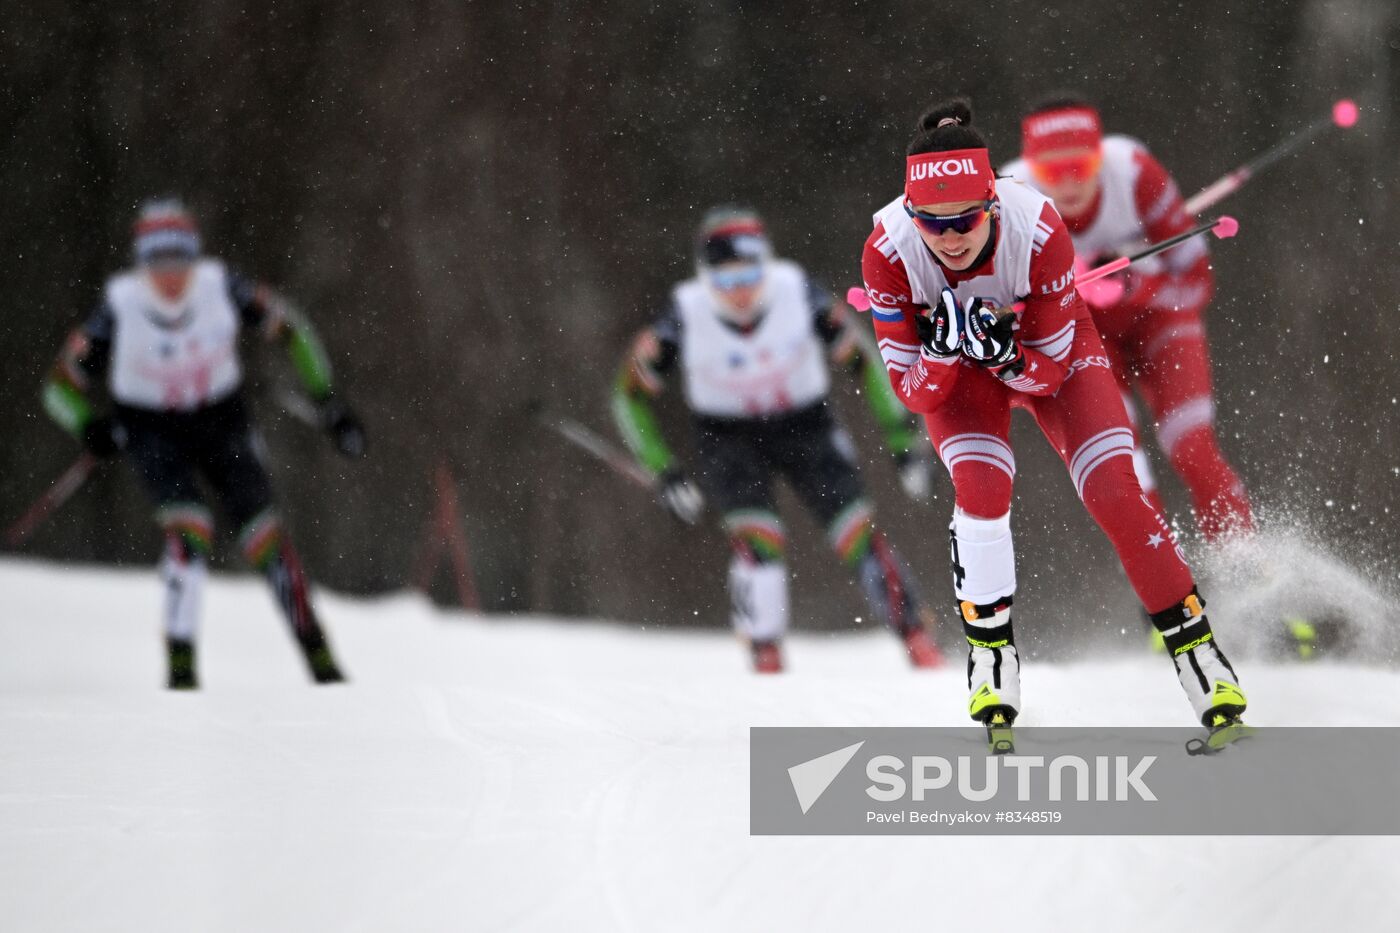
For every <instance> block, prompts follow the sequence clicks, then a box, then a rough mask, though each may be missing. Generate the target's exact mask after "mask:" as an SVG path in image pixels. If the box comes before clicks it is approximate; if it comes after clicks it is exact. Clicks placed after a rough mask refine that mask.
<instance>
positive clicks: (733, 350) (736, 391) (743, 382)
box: [674, 259, 831, 418]
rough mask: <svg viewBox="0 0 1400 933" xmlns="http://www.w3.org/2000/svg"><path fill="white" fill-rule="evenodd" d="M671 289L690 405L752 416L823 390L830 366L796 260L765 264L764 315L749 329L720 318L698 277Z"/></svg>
mask: <svg viewBox="0 0 1400 933" xmlns="http://www.w3.org/2000/svg"><path fill="white" fill-rule="evenodd" d="M674 297H675V301H676V308H677V312H678V314H679V316H680V325H681V326H680V363H681V370H682V372H683V374H684V383H685V400H686V403H687V404H688V405H689V406H690V409H691V411H693V412H695V413H696V414H699V415H709V416H712V417H717V418H745V417H750V418H753V417H762V416H764V415H774V414H781V413H783V412H786V411H794V410H796V409H800V408H805V407H807V406H809V405H812V404H815V403H816V402H819V401H821V400H822V399H824V398H826V396H827V393H828V392H829V391H830V389H831V373H830V372H829V370H828V369H827V363H826V351H825V348H824V346H823V344H822V340H821V337H820V335H818V333H817V329H816V324H815V321H814V320H813V317H812V309H811V306H810V305H809V304H808V300H807V276H806V273H804V272H803V271H802V268H801V267H800V266H798V265H797V264H796V263H794V262H790V261H788V260H784V259H775V260H771V261H770V262H769V263H768V264H767V273H766V275H765V276H764V290H763V297H762V299H761V300H762V301H763V304H764V308H765V311H764V314H763V319H762V320H761V321H760V322H759V325H758V327H757V328H756V329H754V330H753V331H752V332H750V333H747V334H741V333H739V332H738V331H736V330H734V329H733V328H732V327H730V326H728V325H727V324H725V323H724V321H723V319H722V318H721V317H720V310H719V299H718V298H717V297H716V296H715V295H714V294H713V293H712V292H711V291H710V289H709V287H708V286H707V285H705V284H704V283H703V282H701V281H700V280H699V279H698V278H697V279H688V280H686V281H684V282H682V283H681V284H679V285H677V286H676V289H675V292H674Z"/></svg>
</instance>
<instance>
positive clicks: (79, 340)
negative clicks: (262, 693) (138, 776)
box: [44, 199, 365, 690]
mask: <svg viewBox="0 0 1400 933" xmlns="http://www.w3.org/2000/svg"><path fill="white" fill-rule="evenodd" d="M133 253H134V259H135V266H134V268H131V269H129V270H126V271H124V272H121V273H118V274H117V275H114V276H113V277H111V278H110V279H108V280H107V283H106V286H105V287H104V289H103V291H102V298H101V301H100V302H99V303H98V307H97V310H96V311H95V312H93V314H92V315H91V316H90V317H89V318H88V319H87V321H86V322H85V323H84V324H83V325H82V326H81V327H79V328H78V329H77V330H75V331H74V332H73V333H72V334H71V335H70V337H69V339H68V341H67V343H66V344H65V345H64V347H63V350H62V351H61V352H60V354H59V357H58V361H57V362H56V364H55V366H54V368H53V370H52V372H51V374H50V377H49V379H48V381H47V383H46V384H45V387H44V407H45V409H46V410H47V411H48V413H49V415H50V416H51V417H52V418H53V419H54V420H55V421H56V422H58V423H59V424H60V425H61V426H62V427H64V428H65V429H66V430H68V431H69V432H70V433H71V434H73V435H74V436H75V437H77V438H79V439H80V440H81V441H82V442H83V444H84V445H85V446H86V447H87V448H88V450H90V451H91V452H92V453H94V454H96V455H98V456H100V457H111V456H113V455H115V454H117V453H119V452H120V453H124V454H125V455H126V457H127V459H128V460H130V462H131V463H132V465H133V467H134V468H135V469H136V472H137V474H138V475H139V477H140V479H141V481H142V485H143V486H144V487H145V489H146V492H147V493H148V494H149V496H150V498H151V499H152V501H153V503H154V505H155V507H156V513H155V517H156V522H157V523H158V524H159V525H160V527H161V530H162V531H163V532H164V535H165V551H164V556H163V557H162V559H161V563H160V569H161V577H162V579H163V580H164V582H165V585H166V596H165V639H166V649H167V656H168V661H169V678H168V681H167V685H168V686H169V687H170V688H171V689H177V690H179V689H194V688H196V687H198V685H199V678H198V675H197V668H196V658H195V640H196V634H197V626H198V619H199V609H200V601H201V596H202V591H203V588H204V582H205V579H206V577H207V575H208V559H209V553H210V549H211V541H212V536H213V516H212V514H211V512H210V510H209V508H208V507H207V506H206V505H205V504H204V497H203V495H202V494H201V492H200V490H199V487H198V486H197V485H196V477H197V476H201V477H203V479H204V480H205V482H206V483H207V484H208V486H209V487H210V488H211V489H212V490H213V492H214V493H215V494H216V496H217V498H218V500H219V503H220V505H221V506H222V507H223V510H224V513H225V514H226V516H227V517H228V518H229V520H230V521H231V522H232V523H233V524H234V526H235V527H237V528H238V529H239V532H238V539H239V543H240V546H241V549H242V552H243V555H244V557H245V558H246V559H247V560H248V562H249V563H250V564H251V565H252V566H253V567H255V568H256V569H257V570H259V571H260V572H261V573H262V574H263V575H264V576H265V577H266V578H267V580H268V583H269V584H270V585H271V586H272V589H273V592H274V594H275V596H276V598H277V601H278V603H279V605H280V607H281V609H282V611H283V613H284V614H285V615H286V618H287V621H288V623H289V624H290V626H291V629H292V634H293V635H294V637H295V639H296V642H297V644H298V646H299V647H300V648H301V651H302V653H303V655H304V657H305V660H306V663H307V667H308V668H309V670H310V673H311V676H312V678H313V679H314V680H315V681H316V682H317V683H335V682H338V681H341V680H343V679H344V677H343V676H342V674H341V672H340V669H339V668H338V666H337V665H336V662H335V658H334V656H333V655H332V653H331V648H330V645H329V643H328V642H327V641H326V637H325V633H324V632H323V630H322V628H321V625H320V623H319V622H318V621H317V618H316V613H315V611H314V610H313V609H312V606H311V602H310V599H309V594H308V592H307V584H306V578H305V575H304V574H303V572H302V568H301V562H300V560H299V559H298V558H297V554H296V552H295V550H293V548H292V544H291V541H290V540H288V538H287V535H286V532H285V531H284V530H283V527H282V523H281V521H280V520H279V519H278V516H277V512H276V510H275V508H274V505H273V497H272V486H271V482H270V480H269V478H268V474H267V470H266V468H265V467H264V465H263V462H262V457H263V448H262V445H261V443H260V441H259V439H258V438H257V435H256V432H255V430H254V428H253V425H252V423H251V421H250V418H249V413H248V406H247V404H246V402H245V400H244V397H243V392H242V385H243V369H242V364H241V361H240V358H239V350H238V339H239V337H240V335H241V334H242V333H243V332H244V331H245V330H255V331H258V332H259V333H261V334H262V335H263V336H264V337H265V338H266V339H267V340H270V341H275V342H278V343H281V344H282V345H284V346H285V347H286V348H287V350H288V352H289V354H290V356H291V358H292V361H293V363H294V365H295V367H296V370H297V373H298V375H299V376H300V377H301V381H302V383H303V385H304V387H305V389H306V391H307V393H308V394H309V395H310V396H311V398H312V400H313V401H314V402H315V403H316V405H317V410H318V412H319V414H320V417H321V420H322V422H323V424H324V426H325V428H326V430H327V431H329V433H330V434H331V436H332V437H333V439H334V441H335V444H336V447H337V448H338V449H339V451H340V452H341V453H342V454H343V455H345V456H347V457H360V456H362V455H363V453H364V450H365V434H364V429H363V427H362V426H361V424H360V422H359V420H358V419H357V418H356V417H355V415H354V414H353V413H352V412H351V410H350V408H349V407H348V406H347V405H346V404H345V402H344V401H343V400H342V399H341V397H340V396H339V395H336V394H335V393H333V392H332V391H331V371H330V365H329V362H328V360H327V359H326V355H325V352H324V350H323V349H322V348H321V345H320V342H319V340H318V339H317V337H316V334H315V332H314V331H313V330H312V328H311V326H310V324H309V323H308V322H307V321H306V319H305V318H304V317H303V316H302V315H301V314H300V313H298V312H297V311H296V310H295V309H293V308H292V307H291V306H289V305H288V303H287V302H286V301H285V300H284V299H283V298H281V297H280V296H279V295H278V294H277V293H276V292H274V291H272V290H271V289H270V288H268V287H267V286H265V285H262V284H260V283H257V282H254V281H252V280H250V279H246V278H243V277H241V276H239V275H237V274H235V273H233V272H230V271H229V270H228V269H227V268H226V267H225V266H224V264H223V263H222V262H220V261H219V260H217V259H214V258H211V257H207V256H203V255H201V242H200V234H199V229H198V227H197V225H196V224H195V221H194V218H193V217H192V216H191V215H190V213H189V211H187V210H186V209H185V208H184V206H183V205H182V204H181V203H180V202H179V201H177V200H174V199H160V200H154V201H149V202H147V203H146V204H144V205H143V206H142V208H141V210H140V213H139V216H138V217H137V219H136V222H135V225H134V227H133ZM97 381H105V388H106V394H107V395H108V396H109V398H110V402H111V410H110V412H108V413H106V414H99V412H98V410H97V408H96V407H95V405H94V400H93V398H92V392H91V390H92V384H93V383H94V382H97Z"/></svg>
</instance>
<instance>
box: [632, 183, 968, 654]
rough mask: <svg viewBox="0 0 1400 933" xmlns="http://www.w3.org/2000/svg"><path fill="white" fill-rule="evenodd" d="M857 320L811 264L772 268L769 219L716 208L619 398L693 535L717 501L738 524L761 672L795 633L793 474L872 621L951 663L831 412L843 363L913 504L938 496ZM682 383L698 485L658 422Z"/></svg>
mask: <svg viewBox="0 0 1400 933" xmlns="http://www.w3.org/2000/svg"><path fill="white" fill-rule="evenodd" d="M845 315H846V312H845V309H844V306H840V305H837V304H836V303H835V302H834V301H833V300H832V297H831V295H830V294H829V293H827V292H826V291H824V290H822V289H820V288H818V287H817V286H815V285H813V284H812V283H811V282H810V281H809V280H808V278H807V274H806V273H805V272H804V271H803V270H802V268H801V267H800V266H798V265H797V264H796V263H794V262H790V261H788V260H784V259H777V258H775V257H774V256H773V254H772V249H771V248H770V246H769V241H768V236H767V234H766V232H765V230H764V227H763V223H762V221H761V219H760V218H759V216H758V215H757V214H756V213H754V212H753V211H751V210H748V209H743V208H733V207H722V208H716V209H714V210H712V211H710V212H709V213H708V214H707V215H706V217H705V218H704V221H703V223H702V225H701V228H700V231H699V234H698V237H697V241H696V275H695V277H694V278H691V279H688V280H686V281H684V282H681V283H680V284H679V285H677V286H676V287H675V289H674V290H673V292H672V297H671V302H670V305H669V307H668V308H667V309H666V310H665V311H664V312H663V313H662V314H661V315H660V317H659V318H658V319H657V320H656V321H655V322H654V323H653V324H652V325H651V326H649V327H647V328H645V329H644V330H642V332H641V333H640V334H639V335H638V336H637V338H636V340H635V341H634V343H633V346H632V351H631V353H630V354H629V356H628V359H627V361H626V363H625V364H624V366H623V368H622V371H621V372H620V374H619V377H618V381H617V384H616V387H615V391H614V395H613V414H614V419H615V421H616V422H617V425H618V428H619V430H620V431H621V433H622V436H623V438H624V439H625V440H626V442H627V444H628V446H629V448H630V449H631V450H632V452H633V454H634V455H635V456H636V457H637V459H638V461H639V462H640V463H641V464H642V465H643V466H644V467H646V468H647V469H648V470H649V471H650V472H651V473H652V474H654V475H655V476H656V477H657V488H658V492H659V495H660V498H661V501H662V504H663V505H664V506H665V507H666V508H667V509H668V510H669V511H670V512H671V513H672V514H673V515H674V516H675V517H676V518H678V519H680V520H681V521H683V522H685V523H686V524H689V525H694V524H696V523H697V522H698V521H699V520H700V517H701V512H702V509H703V501H704V495H702V493H701V491H700V490H701V489H703V490H704V494H706V495H708V496H709V498H710V499H711V500H713V502H714V503H715V505H716V506H717V508H718V511H719V512H720V513H721V514H722V515H723V522H724V527H725V530H726V531H727V532H728V534H729V537H730V542H731V544H732V547H733V558H732V560H731V562H730V568H729V590H730V595H731V597H732V599H731V603H732V616H731V622H732V624H733V625H734V628H735V630H736V631H737V632H738V633H739V634H740V635H741V636H743V637H744V638H745V639H746V640H747V641H748V642H749V645H750V647H751V649H752V655H753V664H754V668H755V670H757V671H759V672H762V673H773V672H778V671H781V670H782V669H783V658H782V652H781V641H782V638H783V636H784V634H785V633H786V632H787V629H788V615H789V609H788V590H787V573H786V566H785V553H786V548H787V541H786V536H785V533H784V530H783V524H782V520H781V519H780V518H779V517H778V514H777V511H776V505H775V502H774V498H773V480H774V479H775V478H776V477H779V476H784V477H786V478H787V480H788V482H789V483H790V484H791V486H792V488H793V489H794V491H795V492H796V493H797V494H798V496H799V497H800V498H801V499H802V501H803V502H804V504H805V505H806V506H807V507H808V508H809V509H811V510H812V512H813V514H815V515H816V517H817V519H818V520H819V521H820V522H821V523H822V525H823V526H824V527H825V528H826V529H827V537H828V540H829V541H830V544H831V546H832V548H833V549H834V550H835V551H836V553H837V555H838V556H839V557H840V558H841V560H842V561H843V563H845V564H846V566H847V567H848V568H850V570H851V571H852V573H853V574H854V576H855V578H856V580H857V581H858V583H859V585H860V587H861V589H862V591H863V593H864V595H865V598H866V601H867V603H868V604H869V606H870V611H871V614H872V615H873V617H874V618H875V619H876V620H877V621H878V622H880V623H881V624H883V625H885V626H886V627H887V628H888V629H889V630H890V631H892V632H893V633H894V634H895V635H896V636H897V637H898V638H899V639H900V640H901V641H902V643H903V645H904V647H905V649H906V651H907V654H908V657H909V659H910V661H911V663H912V664H913V665H914V666H915V667H933V666H936V665H937V664H938V663H940V660H941V658H940V656H939V653H938V649H937V648H936V647H935V645H934V643H933V642H932V640H931V639H930V638H929V635H928V632H927V629H926V622H928V621H931V620H932V616H931V614H930V613H929V611H928V609H927V608H926V607H925V606H924V604H923V603H922V601H921V600H920V598H919V596H918V595H917V593H916V592H915V589H914V586H913V584H912V583H911V581H910V577H909V573H908V571H907V570H906V569H905V567H904V565H903V563H902V562H901V561H900V559H899V557H898V556H897V555H896V554H895V552H894V549H893V548H892V547H891V546H890V545H889V543H888V542H887V541H886V540H885V537H884V535H883V534H881V533H880V531H879V530H878V529H876V527H875V525H874V520H873V513H872V509H871V505H870V501H869V500H868V499H867V498H866V497H865V493H864V490H863V488H862V485H861V481H860V477H859V474H858V472H857V469H856V465H855V457H856V451H855V448H854V445H853V444H852V442H851V438H850V436H849V435H848V434H847V433H846V431H845V429H844V428H843V427H841V425H840V424H839V423H837V421H836V419H835V418H834V417H833V416H832V413H831V411H830V409H829V407H828V404H827V395H828V393H829V392H830V389H831V373H830V369H829V363H828V359H830V360H831V361H834V362H836V363H838V364H841V365H845V366H849V367H850V368H852V369H853V370H854V371H855V372H856V373H857V374H858V375H859V376H860V378H861V379H862V383H863V386H864V394H865V397H866V400H867V402H868V403H869V404H870V406H871V409H872V411H873V412H874V414H875V416H876V418H877V420H878V421H879V423H880V426H881V428H882V430H883V433H884V435H885V437H886V443H887V446H888V447H889V448H890V450H891V452H892V453H893V454H894V457H895V459H896V463H897V465H898V467H899V471H900V479H901V483H902V485H903V486H904V489H905V491H906V492H907V493H908V494H909V495H910V496H911V497H914V498H926V497H927V496H928V484H929V465H930V462H931V460H930V458H929V456H928V454H927V450H926V448H924V447H921V446H920V444H919V439H918V433H917V431H916V430H915V428H914V425H913V422H912V419H911V418H910V417H909V415H908V413H907V412H905V411H904V410H903V408H902V406H900V404H899V402H898V400H897V399H896V398H895V397H894V393H893V392H892V391H891V390H890V386H889V383H888V382H887V381H886V379H885V377H884V373H883V372H882V367H881V366H880V365H879V362H878V358H877V354H876V352H875V349H874V347H873V346H872V347H869V348H868V349H867V348H865V347H862V345H861V344H862V341H861V338H860V336H859V332H858V331H857V329H856V328H854V327H852V326H850V325H849V324H848V320H847V318H846V316H845ZM866 342H867V343H868V341H866ZM676 370H678V371H679V374H680V376H681V380H682V384H683V386H684V390H685V401H686V405H687V407H688V408H689V409H690V411H691V414H692V416H693V418H694V424H695V428H696V446H697V458H698V464H697V469H696V472H697V476H698V480H699V484H698V487H697V485H696V484H693V483H692V482H691V481H690V480H689V479H688V478H687V477H686V475H685V474H684V473H683V472H682V471H681V470H680V468H679V466H678V465H677V463H676V460H675V458H674V456H673V455H672V454H671V451H670V449H669V448H668V447H667V445H666V443H665V440H664V439H663V437H662V435H661V432H660V430H659V429H658V427H657V424H656V419H655V417H654V415H653V412H652V409H651V401H650V400H651V398H652V397H653V396H654V395H656V394H657V393H659V392H660V391H661V389H662V386H663V379H664V377H665V376H666V375H667V374H669V373H671V372H672V371H676Z"/></svg>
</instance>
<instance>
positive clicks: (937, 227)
mask: <svg viewBox="0 0 1400 933" xmlns="http://www.w3.org/2000/svg"><path fill="white" fill-rule="evenodd" d="M994 204H996V202H995V201H983V202H982V203H981V204H979V205H977V206H976V207H974V208H972V209H970V210H966V211H963V212H962V213H961V214H925V213H924V212H923V211H918V210H915V209H914V205H912V204H910V203H909V201H908V200H907V199H906V200H905V202H904V213H906V214H908V215H909V218H910V219H911V220H913V221H914V223H916V224H918V226H919V229H920V230H923V231H924V232H925V233H930V234H932V235H933V236H942V235H943V234H944V233H946V232H947V231H949V230H952V231H953V232H954V233H962V234H967V233H971V232H972V231H974V230H976V229H977V228H978V227H980V226H982V224H983V222H985V221H986V219H987V218H988V217H990V216H991V214H992V206H993V205H994Z"/></svg>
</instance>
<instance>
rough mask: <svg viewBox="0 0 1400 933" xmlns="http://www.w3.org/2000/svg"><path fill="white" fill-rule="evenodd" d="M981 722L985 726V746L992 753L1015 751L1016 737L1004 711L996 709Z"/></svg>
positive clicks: (1000, 753)
mask: <svg viewBox="0 0 1400 933" xmlns="http://www.w3.org/2000/svg"><path fill="white" fill-rule="evenodd" d="M982 724H983V725H985V726H986V727H987V747H988V748H989V749H991V752H992V754H993V755H1010V754H1012V753H1014V752H1015V751H1016V737H1015V735H1014V734H1013V733H1012V731H1011V720H1010V719H1009V718H1008V717H1007V715H1006V713H1004V712H1002V711H1001V710H996V711H994V712H993V713H991V714H990V715H989V716H988V717H987V718H986V719H985V720H984V721H983V723H982Z"/></svg>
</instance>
